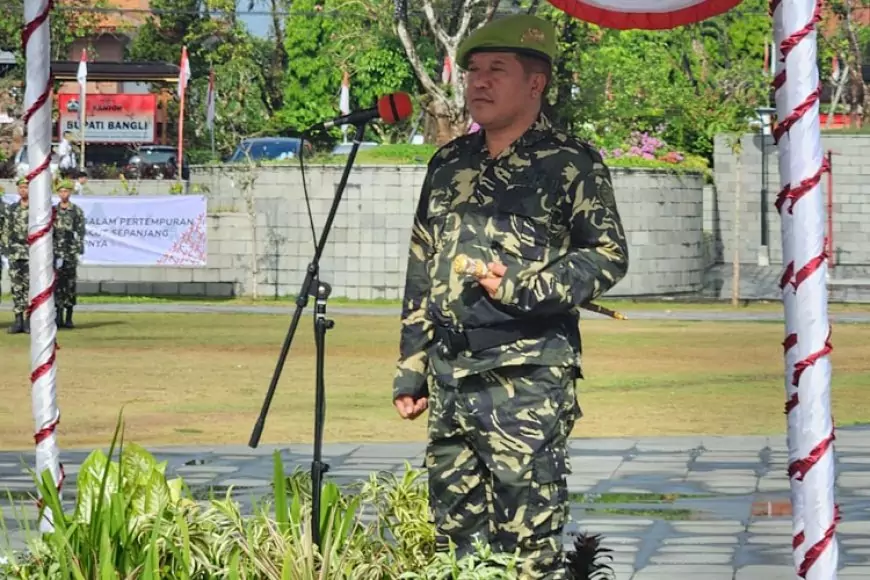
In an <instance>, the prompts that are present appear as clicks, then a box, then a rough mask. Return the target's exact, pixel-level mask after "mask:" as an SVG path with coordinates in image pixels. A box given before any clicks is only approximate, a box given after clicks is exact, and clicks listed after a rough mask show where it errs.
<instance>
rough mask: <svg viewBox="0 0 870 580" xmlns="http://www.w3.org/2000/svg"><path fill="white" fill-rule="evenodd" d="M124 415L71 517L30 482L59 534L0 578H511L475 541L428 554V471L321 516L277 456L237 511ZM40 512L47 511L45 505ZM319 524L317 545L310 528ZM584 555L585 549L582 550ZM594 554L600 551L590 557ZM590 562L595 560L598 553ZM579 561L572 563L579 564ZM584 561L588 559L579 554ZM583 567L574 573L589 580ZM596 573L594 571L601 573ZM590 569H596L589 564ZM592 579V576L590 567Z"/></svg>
mask: <svg viewBox="0 0 870 580" xmlns="http://www.w3.org/2000/svg"><path fill="white" fill-rule="evenodd" d="M120 433H121V421H120V419H119V422H118V425H117V427H116V431H115V437H114V438H113V440H112V444H111V446H110V449H109V453H108V455H106V454H104V453H103V452H102V451H99V450H96V451H94V452H92V453H91V454H90V455H89V456H88V458H87V459H86V460H85V462H84V463H83V464H82V466H81V470H80V472H79V475H78V481H77V484H76V487H77V495H76V501H75V506H74V508H73V510H72V512H71V513H64V511H63V508H62V506H61V502H60V499H59V497H58V493H57V490H56V489H55V486H54V482H53V481H52V479H51V475H50V473H49V472H48V471H46V472H45V473H44V474H43V477H42V478H41V479H39V478H36V477H35V475H34V478H35V479H37V486H38V490H39V493H40V496H41V497H43V498H44V500H45V505H46V506H47V507H48V508H49V509H50V510H51V513H52V515H53V520H54V531H52V532H50V533H46V534H42V535H38V536H35V537H30V538H28V541H27V547H28V550H27V552H26V553H13V554H10V557H9V560H8V562H7V563H6V564H0V578H17V579H20V580H49V579H50V580H109V579H112V580H121V579H123V580H128V579H129V580H134V579H136V580H157V579H164V578H172V579H177V580H223V579H226V580H243V579H244V580H253V579H257V580H259V579H266V580H289V579H292V580H315V579H318V580H319V579H327V578H328V579H331V580H382V579H408V580H412V579H426V580H435V579H438V580H448V579H460V578H461V579H468V580H473V579H493V580H495V579H502V578H505V579H507V578H515V577H516V572H515V570H516V568H517V564H518V559H517V558H516V557H515V556H511V555H506V554H496V553H493V551H492V550H491V549H490V548H489V547H488V546H486V545H484V544H482V543H479V544H478V545H477V552H476V554H474V555H471V556H466V557H463V558H461V559H457V558H456V555H455V553H454V552H453V551H452V550H451V551H450V552H448V553H441V552H439V553H436V552H435V538H434V530H433V527H432V526H431V524H430V523H429V521H428V495H427V488H426V485H425V483H424V482H423V481H422V477H423V472H421V471H416V470H413V469H411V467H410V465H408V464H406V472H405V473H404V475H402V476H401V477H397V476H395V475H392V474H387V473H379V474H372V475H371V476H370V477H369V479H368V480H367V481H364V482H361V483H359V484H357V485H356V486H354V487H352V488H351V489H349V490H346V491H342V490H341V489H339V487H338V486H337V485H336V484H335V483H333V482H330V481H326V482H325V483H324V484H323V488H322V495H321V509H320V513H319V514H317V517H314V516H313V514H312V513H311V512H312V510H311V480H310V478H309V477H308V474H307V473H305V472H301V471H296V472H294V473H293V474H291V475H290V476H289V477H287V476H285V472H284V466H283V464H282V462H281V458H280V454H279V453H278V452H277V451H276V452H275V453H274V455H273V467H274V472H273V483H272V490H273V491H272V494H271V496H270V497H266V498H262V499H261V500H260V502H259V503H257V504H256V505H255V506H254V509H253V514H252V515H250V516H248V517H245V516H243V515H242V513H241V510H240V507H239V504H238V503H237V502H236V501H234V500H233V499H232V490H231V489H230V490H227V491H226V494H225V496H224V497H223V498H220V499H219V498H214V497H212V498H209V499H208V500H206V501H197V500H195V499H194V496H193V494H192V493H191V490H190V489H189V488H188V487H187V486H186V485H185V484H184V482H183V480H182V479H181V478H174V479H167V478H166V474H165V470H166V463H165V462H163V463H160V462H157V461H156V460H155V458H154V457H153V456H152V455H151V454H150V453H148V452H147V451H146V450H145V449H143V448H142V447H140V446H138V445H135V444H127V445H124V444H123V439H121V440H120V444H119V445H118V454H117V455H118V458H117V460H113V459H112V457H113V455H114V451H115V447H116V442H118V441H119V434H120ZM39 515H40V517H42V515H43V513H42V510H40V514H39ZM313 525H317V526H319V531H320V537H321V538H322V542H321V546H320V548H318V546H317V545H315V543H314V541H313V537H312V526H313ZM587 551H588V550H587ZM592 552H593V556H594V553H597V551H596V550H593V551H592ZM593 559H594V558H593ZM575 560H576V558H575ZM583 561H584V562H586V561H589V558H588V557H587V558H585V559H584V560H583ZM586 568H587V564H585V563H584V564H582V566H581V565H575V566H574V569H576V570H581V569H582V570H583V573H582V574H581V575H577V574H576V573H572V575H571V577H572V578H574V579H576V580H589V579H590V578H594V577H597V576H591V575H589V574H587V572H586ZM598 568H599V570H598V571H599V572H600V571H602V570H600V568H601V567H598ZM592 570H593V571H594V570H595V567H594V566H593V568H592ZM596 573H597V572H596Z"/></svg>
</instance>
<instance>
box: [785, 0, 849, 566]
mask: <svg viewBox="0 0 870 580" xmlns="http://www.w3.org/2000/svg"><path fill="white" fill-rule="evenodd" d="M771 12H772V14H773V23H774V39H775V42H776V47H777V50H776V52H777V59H778V61H779V62H778V63H777V65H778V66H777V74H776V77H775V79H774V89H775V91H776V108H777V119H778V123H777V126H776V128H775V129H774V139H775V140H776V142H777V145H778V150H779V172H780V178H781V182H782V190H781V191H780V193H779V195H778V196H777V200H776V207H777V209H778V211H779V213H780V217H781V219H782V247H783V265H784V272H783V276H782V291H783V307H784V311H785V318H786V324H785V326H786V338H785V341H784V343H783V346H784V348H785V360H786V399H787V402H786V413H787V415H788V445H789V467H788V475H789V479H790V480H791V490H792V513H793V514H794V515H793V524H794V537H793V542H792V545H793V547H794V562H795V570H796V572H797V574H798V576H800V577H801V578H809V579H810V580H822V579H824V580H832V579H835V578H837V563H838V555H839V554H838V548H837V542H836V540H835V537H834V534H835V530H836V524H837V520H838V519H839V515H838V508H837V506H836V504H835V503H834V483H835V481H834V480H835V472H834V449H833V441H834V423H833V417H832V415H831V361H830V356H829V355H830V352H831V342H830V338H831V334H830V323H829V321H828V299H827V281H826V278H827V277H826V268H827V262H826V254H825V247H826V245H825V215H824V203H823V199H822V192H821V187H820V182H821V178H822V174H823V173H824V172H825V170H826V168H827V167H826V166H827V162H826V161H825V157H824V154H823V151H822V146H821V134H820V125H819V97H820V95H821V84H820V83H819V70H818V65H817V32H816V24H817V23H818V22H819V20H820V14H821V3H820V2H819V1H814V0H772V2H771Z"/></svg>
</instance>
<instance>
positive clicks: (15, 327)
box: [6, 314, 30, 334]
mask: <svg viewBox="0 0 870 580" xmlns="http://www.w3.org/2000/svg"><path fill="white" fill-rule="evenodd" d="M6 332H8V333H9V334H21V333H22V332H23V333H26V334H30V317H26V318H25V316H24V315H23V314H16V315H15V322H13V323H12V326H10V327H9V330H7V331H6Z"/></svg>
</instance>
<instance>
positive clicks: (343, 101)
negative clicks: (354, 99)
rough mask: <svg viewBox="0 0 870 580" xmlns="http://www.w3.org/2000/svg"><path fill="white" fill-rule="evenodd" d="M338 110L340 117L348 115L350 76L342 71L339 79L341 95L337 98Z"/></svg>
mask: <svg viewBox="0 0 870 580" xmlns="http://www.w3.org/2000/svg"><path fill="white" fill-rule="evenodd" d="M338 110H339V111H341V114H342V115H349V114H350V76H349V75H348V74H347V71H344V77H343V78H342V79H341V94H340V95H339V97H338Z"/></svg>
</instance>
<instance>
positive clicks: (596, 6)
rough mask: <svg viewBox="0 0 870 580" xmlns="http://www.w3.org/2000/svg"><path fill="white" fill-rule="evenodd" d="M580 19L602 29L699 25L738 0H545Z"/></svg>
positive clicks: (734, 4) (668, 27) (730, 6)
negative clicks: (696, 23) (698, 23)
mask: <svg viewBox="0 0 870 580" xmlns="http://www.w3.org/2000/svg"><path fill="white" fill-rule="evenodd" d="M548 1H549V2H550V4H552V5H553V6H555V7H556V8H558V9H559V10H562V11H563V12H566V13H567V14H569V15H571V16H574V17H575V18H578V19H580V20H585V21H586V22H591V23H593V24H597V25H598V26H602V27H604V28H616V29H623V30H624V29H631V28H635V29H642V30H661V29H670V28H676V27H677V26H684V25H686V24H693V23H695V22H700V21H701V20H705V19H707V18H711V17H713V16H716V15H718V14H722V13H723V12H727V11H729V10H731V9H732V8H734V7H735V6H737V5H738V4H740V2H741V0H548Z"/></svg>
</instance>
